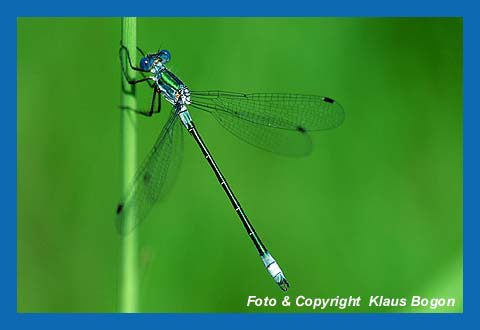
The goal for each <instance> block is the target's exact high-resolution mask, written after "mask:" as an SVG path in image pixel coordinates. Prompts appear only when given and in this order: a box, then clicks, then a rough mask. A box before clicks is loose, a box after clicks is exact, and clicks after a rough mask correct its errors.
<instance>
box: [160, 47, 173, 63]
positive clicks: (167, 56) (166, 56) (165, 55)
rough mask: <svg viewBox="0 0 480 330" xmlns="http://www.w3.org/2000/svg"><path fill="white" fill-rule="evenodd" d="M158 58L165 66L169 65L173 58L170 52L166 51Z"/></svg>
mask: <svg viewBox="0 0 480 330" xmlns="http://www.w3.org/2000/svg"><path fill="white" fill-rule="evenodd" d="M158 56H159V57H160V59H161V60H162V63H163V64H165V63H167V62H168V61H170V58H171V57H172V56H171V55H170V52H169V51H168V50H166V49H163V50H161V51H160V53H158Z"/></svg>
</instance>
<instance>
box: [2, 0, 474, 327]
mask: <svg viewBox="0 0 480 330" xmlns="http://www.w3.org/2000/svg"><path fill="white" fill-rule="evenodd" d="M466 2H467V1H465V3H464V2H463V1H456V2H453V1H448V2H447V1H433V0H429V1H420V0H416V1H412V0H404V1H401V2H398V3H392V2H388V1H379V0H375V1H365V0H364V1H355V0H349V1H345V0H343V1H341V3H340V1H330V2H325V3H323V2H322V1H305V0H300V1H295V2H293V1H289V2H287V1H272V0H269V1H266V2H265V1H264V2H259V1H251V0H245V1H242V2H238V3H233V2H227V0H224V1H220V0H216V1H211V2H210V3H208V4H207V3H206V2H205V1H194V0H181V6H175V2H173V1H172V2H171V4H170V5H169V6H167V7H166V10H165V11H163V12H159V13H158V14H159V15H162V14H163V15H167V16H461V17H463V18H464V22H463V24H464V89H463V90H464V126H463V129H464V178H466V180H464V229H465V230H464V313H463V314H135V315H122V314H19V313H17V312H16V309H17V306H16V304H17V289H16V277H17V256H16V247H17V246H16V238H17V234H16V211H17V210H16V198H17V194H16V192H17V190H16V188H17V187H16V161H17V158H16V156H17V155H16V128H17V124H16V101H17V100H16V78H13V77H16V65H13V63H15V64H16V17H17V16H69V15H75V16H79V15H83V16H92V15H95V16H112V15H115V16H120V15H136V16H148V15H152V14H155V13H152V12H151V11H150V5H151V3H150V2H149V3H145V4H146V5H142V3H139V2H135V3H133V6H134V7H133V10H131V11H129V10H122V9H123V8H129V7H131V6H132V5H131V4H128V3H127V1H124V0H120V1H118V0H117V1H115V2H113V1H109V2H105V3H100V2H98V1H90V0H87V1H83V2H82V3H81V4H80V3H79V2H78V1H75V2H73V4H74V6H75V7H74V8H68V6H69V3H67V2H65V1H59V0H55V1H48V3H46V2H45V1H31V0H24V1H19V2H15V3H13V4H11V5H12V7H11V8H7V9H6V11H4V15H6V17H4V18H3V19H2V20H1V21H0V24H1V27H2V32H3V33H2V36H3V43H2V45H3V46H4V47H2V51H1V52H0V56H1V60H2V63H6V64H7V65H5V66H4V68H3V72H2V73H3V74H2V76H3V78H4V79H2V81H1V85H2V91H3V94H4V95H6V100H4V103H3V107H2V108H3V116H2V120H1V121H0V125H1V128H0V138H1V141H4V144H3V148H4V153H3V154H4V155H5V157H4V160H3V161H2V162H1V163H0V164H1V167H2V171H1V173H2V176H3V180H2V182H3V183H4V189H2V190H1V194H2V199H1V201H2V206H3V208H4V210H5V211H4V213H3V214H4V218H3V222H4V228H5V229H6V230H5V235H4V237H3V239H1V240H0V246H1V251H4V253H3V256H4V260H3V261H4V262H3V267H2V272H0V278H1V281H0V283H1V284H2V289H3V290H2V291H1V295H2V299H1V304H2V306H1V307H2V308H1V311H2V314H3V315H2V316H3V317H2V318H1V321H0V324H1V325H2V326H4V327H3V328H5V329H8V328H10V327H7V326H5V323H10V324H11V328H28V329H32V328H35V329H38V328H46V327H48V328H49V329H57V328H58V329H64V328H65V327H68V328H69V329H77V328H78V329H84V328H86V327H89V328H104V329H105V328H111V327H114V328H116V329H134V328H144V327H155V328H160V327H163V328H167V329H170V328H171V329H179V328H192V327H194V328H199V327H200V328H203V327H209V328H214V329H215V328H220V329H223V328H229V329H230V328H243V329H244V328H246V327H248V328H252V327H253V328H257V327H258V328H260V327H261V328H267V327H268V328H273V327H275V328H292V327H298V326H303V325H307V326H308V325H314V326H323V327H331V328H335V329H338V328H359V327H362V328H363V327H367V326H368V327H374V328H385V327H388V328H389V329H390V328H394V329H397V328H398V329H405V328H407V327H408V328H420V327H422V328H427V329H434V328H452V327H456V328H458V327H461V328H463V327H467V326H468V324H469V323H470V322H472V323H473V324H475V323H477V324H478V321H477V322H475V321H476V319H475V314H474V313H475V312H476V307H477V306H478V302H477V293H478V284H477V283H478V276H477V275H478V273H477V271H476V268H474V265H475V264H476V263H477V262H476V261H477V260H478V257H477V255H476V253H475V252H476V251H475V250H474V247H475V239H476V237H475V235H476V234H477V233H478V222H477V220H478V219H479V218H480V217H479V212H478V210H477V209H476V207H475V203H476V202H477V203H478V198H477V196H476V195H475V193H476V191H477V189H476V188H477V187H479V184H480V180H479V175H478V169H479V168H480V166H479V165H480V164H479V161H478V158H477V155H476V150H478V149H479V148H478V142H479V135H478V129H477V127H476V125H477V123H478V122H479V114H478V104H476V102H475V101H476V99H477V97H476V96H477V94H478V93H479V92H478V90H477V89H478V87H477V86H476V84H475V83H476V82H477V81H478V79H479V78H478V77H480V74H479V73H480V72H479V65H478V63H479V59H480V56H479V55H480V54H479V52H478V47H477V44H476V43H477V42H478V40H479V38H478V33H477V32H478V27H479V23H478V16H475V5H471V4H467V3H466ZM470 2H473V1H470ZM80 6H81V7H80ZM14 51H15V53H14ZM13 81H15V84H14V83H13Z"/></svg>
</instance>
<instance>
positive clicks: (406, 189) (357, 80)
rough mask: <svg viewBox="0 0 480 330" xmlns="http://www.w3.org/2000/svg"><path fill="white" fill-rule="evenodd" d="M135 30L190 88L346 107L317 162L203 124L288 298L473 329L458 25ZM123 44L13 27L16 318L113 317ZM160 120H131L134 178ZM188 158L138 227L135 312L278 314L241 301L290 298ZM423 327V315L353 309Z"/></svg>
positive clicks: (87, 28) (241, 21) (409, 22)
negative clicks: (405, 304) (403, 301)
mask: <svg viewBox="0 0 480 330" xmlns="http://www.w3.org/2000/svg"><path fill="white" fill-rule="evenodd" d="M137 26H138V27H137V29H138V37H137V39H138V44H139V46H141V47H142V48H144V49H146V50H147V51H156V50H157V49H159V48H167V49H169V50H170V51H171V53H172V61H171V62H170V68H171V69H172V70H173V71H174V72H175V73H176V74H177V75H178V76H179V77H181V78H182V79H183V80H184V81H185V82H186V83H187V84H188V86H189V87H190V88H191V89H192V90H208V89H223V90H232V91H242V92H269V91H276V92H291V93H305V94H320V95H325V96H329V97H332V98H335V99H336V100H338V101H339V102H340V103H341V104H342V105H343V107H344V109H345V111H346V121H345V122H344V124H343V125H342V126H341V127H340V128H338V129H335V130H331V131H325V132H319V133H315V134H312V138H313V142H314V145H315V147H314V148H315V149H314V151H313V153H312V154H311V155H310V156H308V157H305V158H288V157H282V156H278V155H275V154H271V153H268V152H264V151H262V150H260V149H256V148H255V147H252V146H250V145H248V144H245V143H243V142H242V141H240V140H238V139H237V138H235V137H234V136H233V135H231V134H230V133H228V132H227V131H225V130H224V129H223V128H222V127H221V126H220V125H219V124H218V123H217V122H216V121H215V120H214V119H213V118H212V117H210V116H209V115H208V114H207V113H203V112H198V111H196V110H192V116H193V117H194V119H195V121H196V123H197V127H198V129H199V130H200V132H202V135H203V138H204V139H205V141H206V143H207V144H208V145H209V147H210V150H211V152H212V153H213V155H214V156H215V158H216V160H217V162H218V163H219V165H220V167H221V168H222V170H223V172H224V174H225V176H226V177H227V178H228V180H229V181H230V184H231V186H232V188H233V189H234V191H235V192H236V194H237V196H238V198H239V200H240V202H241V203H242V205H243V206H244V208H245V210H246V212H247V214H248V215H249V217H250V219H251V220H252V222H253V224H254V226H255V227H256V229H257V232H258V233H259V234H260V236H261V237H262V238H263V240H264V242H265V244H266V245H267V247H269V249H270V250H271V252H272V254H273V255H274V256H275V257H276V258H277V260H278V261H279V263H280V265H281V266H282V268H283V270H284V271H285V273H286V275H287V278H288V279H289V281H290V283H291V289H290V291H289V292H288V294H289V295H290V296H291V297H295V296H297V295H304V296H307V297H335V296H337V295H340V296H349V295H353V296H362V297H363V299H364V300H367V299H368V297H369V296H370V295H383V296H385V297H407V298H409V297H411V296H412V295H420V296H425V297H453V298H456V299H457V305H456V307H455V308H453V309H443V311H457V312H458V311H462V309H463V305H462V298H463V293H462V286H463V260H462V259H463V250H462V243H463V240H462V20H461V19H457V18H445V19H432V18H415V19H405V18H399V19H393V18H392V19H375V18H369V19H362V18H148V19H138V25H137ZM120 27H121V25H120V19H119V18H109V19H102V18H94V19H92V18H85V19H82V18H74V19H71V18H66V19H64V18H19V19H18V21H17V28H18V46H17V47H18V48H17V70H18V71H17V72H18V76H17V90H18V93H17V102H18V117H17V125H18V127H17V128H18V133H17V134H18V135H17V138H18V140H17V143H18V144H17V148H18V174H17V180H18V183H17V185H18V227H17V228H18V233H17V238H18V243H17V255H18V266H17V267H18V270H17V271H18V282H17V290H18V301H17V309H18V311H20V312H112V311H116V310H117V305H118V294H117V291H118V278H119V275H118V273H119V272H118V271H119V261H120V259H119V246H120V245H119V244H120V239H119V236H118V234H117V232H116V230H115V228H114V219H115V207H116V204H117V202H118V200H119V198H120V191H121V173H120V169H121V166H120V141H121V139H120V136H121V132H120V127H121V111H120V110H119V107H118V106H119V104H120V68H119V60H118V48H119V43H120ZM148 95H150V93H148ZM142 101H143V100H141V101H140V103H142ZM148 102H149V100H145V103H144V104H148ZM163 109H164V110H163V111H165V112H164V113H162V114H161V115H160V116H156V117H153V118H144V117H139V118H138V131H139V141H138V155H139V161H141V160H142V158H143V157H144V156H145V155H146V153H147V152H148V151H149V149H150V148H151V146H152V145H153V143H154V141H155V138H156V136H157V134H158V133H159V131H160V129H161V126H162V125H163V123H164V122H165V118H166V117H167V113H168V111H169V107H168V106H167V104H166V103H165V102H164V107H163ZM165 109H167V110H165ZM184 149H185V150H184V155H183V163H182V167H181V168H180V171H179V175H178V178H177V180H176V183H175V186H174V187H173V189H172V190H171V192H170V193H169V194H168V195H167V196H166V198H165V199H164V200H162V202H161V203H159V204H157V205H156V207H155V208H154V210H153V211H152V212H151V213H150V215H149V217H148V219H147V220H146V221H145V222H144V223H143V224H142V226H141V227H140V229H139V236H140V276H141V286H140V310H141V311H144V312H255V311H268V312H271V311H286V310H285V309H284V308H282V307H278V308H247V307H246V300H247V297H248V296H249V295H255V296H259V297H264V296H269V297H275V298H277V299H279V300H281V298H282V297H283V293H282V292H281V291H280V290H279V289H278V287H277V286H276V285H275V284H274V282H273V281H272V279H271V278H270V277H269V275H268V274H267V272H266V271H265V269H264V268H263V265H262V264H261V262H260V260H259V258H258V256H257V253H256V251H255V249H254V248H253V247H252V245H251V242H250V241H249V239H248V237H247V235H245V232H244V229H243V227H242V225H241V223H240V222H239V221H238V219H237V216H236V214H235V212H234V211H233V210H232V209H231V206H230V204H229V202H228V199H227V198H226V196H225V195H224V193H223V191H222V189H221V188H220V187H219V185H218V182H217V180H216V178H215V176H214V174H213V173H212V172H211V170H210V168H209V166H208V164H207V163H206V162H205V160H204V158H203V157H202V155H201V153H200V151H199V150H198V148H197V146H196V145H195V143H194V141H193V140H192V139H190V138H189V137H188V136H187V135H185V148H184ZM234 149H235V150H236V152H232V150H234ZM185 199H186V200H188V201H189V203H190V204H189V206H188V207H185V206H184V202H183V201H184V200H185ZM421 310H424V311H431V310H430V309H428V308H425V309H409V308H398V309H395V308H376V309H372V308H369V307H368V306H367V304H363V306H362V307H361V308H360V309H354V310H350V311H366V312H368V311H421ZM287 311H289V312H310V310H309V309H304V308H293V307H292V308H290V309H288V310H287ZM328 311H330V312H335V311H338V310H337V309H335V308H332V309H328ZM435 311H442V309H437V310H435Z"/></svg>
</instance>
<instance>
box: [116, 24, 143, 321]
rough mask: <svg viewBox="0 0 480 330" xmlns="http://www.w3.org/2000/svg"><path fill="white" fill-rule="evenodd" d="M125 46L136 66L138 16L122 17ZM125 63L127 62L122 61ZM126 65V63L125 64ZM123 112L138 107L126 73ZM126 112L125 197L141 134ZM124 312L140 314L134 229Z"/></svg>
mask: <svg viewBox="0 0 480 330" xmlns="http://www.w3.org/2000/svg"><path fill="white" fill-rule="evenodd" d="M122 44H123V45H125V46H126V47H127V49H128V51H129V53H130V57H131V59H132V62H133V63H136V46H137V19H136V18H135V17H122ZM122 60H123V59H122ZM124 63H126V62H124ZM125 67H127V72H128V76H129V78H131V79H133V78H134V77H135V72H134V71H133V70H131V69H130V67H129V66H128V65H125ZM122 79H123V82H122V85H123V88H122V92H121V94H122V99H121V103H122V109H125V108H131V109H136V108H137V102H136V98H135V90H134V86H133V85H129V84H128V83H127V81H126V79H125V77H124V75H123V74H122ZM121 113H122V115H121V116H122V190H123V195H125V193H126V190H127V187H128V184H129V183H130V181H131V179H132V178H133V176H134V174H135V171H136V165H137V164H136V159H137V134H136V116H135V113H134V112H133V111H121ZM125 217H126V218H125V219H124V221H126V222H127V228H128V227H129V223H132V222H133V221H134V217H135V212H128V214H126V215H125ZM120 258H121V266H120V267H121V268H120V288H119V289H120V295H119V299H120V304H119V308H120V311H121V312H123V313H135V312H137V311H138V234H137V230H135V229H134V230H132V231H131V232H130V233H129V234H127V235H124V236H122V238H121V248H120Z"/></svg>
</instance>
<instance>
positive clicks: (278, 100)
mask: <svg viewBox="0 0 480 330" xmlns="http://www.w3.org/2000/svg"><path fill="white" fill-rule="evenodd" d="M191 96H192V105H193V106H194V107H197V108H199V109H202V110H205V111H208V112H210V113H211V114H212V115H213V116H214V117H215V118H216V119H217V120H218V121H219V122H220V124H222V126H224V127H225V128H226V129H227V130H229V131H230V132H231V133H233V134H234V135H236V136H238V137H239V138H241V139H243V140H244V141H246V142H249V143H251V144H253V145H255V146H257V147H260V148H262V149H266V150H269V151H273V152H276V153H280V154H287V155H295V156H300V155H305V154H308V153H309V152H310V150H311V141H310V137H309V136H308V134H306V133H307V132H308V131H317V130H326V129H331V128H335V127H338V126H340V125H341V124H342V122H343V120H344V118H345V114H344V112H343V108H342V106H341V105H340V104H339V103H338V102H336V101H335V100H333V99H331V98H328V97H323V96H316V95H301V94H281V93H262V94H242V93H234V92H221V91H206V92H192V94H191Z"/></svg>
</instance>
